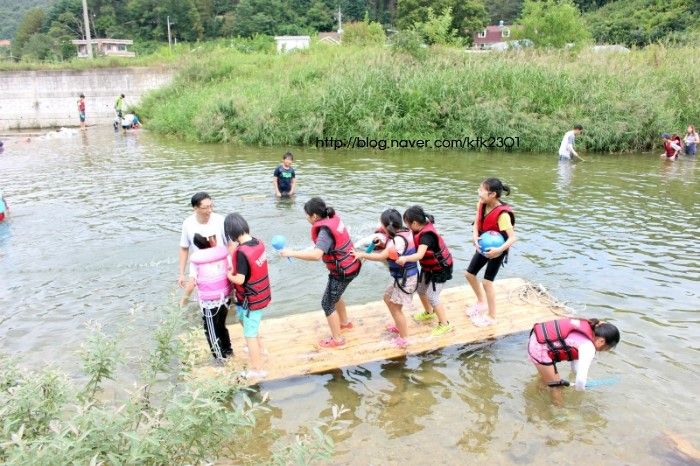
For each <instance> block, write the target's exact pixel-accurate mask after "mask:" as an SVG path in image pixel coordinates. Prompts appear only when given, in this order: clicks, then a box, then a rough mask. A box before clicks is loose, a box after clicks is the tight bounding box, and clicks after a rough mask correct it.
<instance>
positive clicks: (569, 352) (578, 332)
mask: <svg viewBox="0 0 700 466" xmlns="http://www.w3.org/2000/svg"><path fill="white" fill-rule="evenodd" d="M619 342H620V331H619V330H618V329H617V327H615V326H614V325H613V324H611V323H609V322H601V321H599V320H598V319H588V320H586V319H573V318H566V319H557V320H550V321H549V322H544V323H539V324H535V326H534V327H533V328H532V331H531V332H530V340H529V342H528V348H527V352H528V358H529V359H530V361H532V363H533V364H534V365H535V367H536V368H537V372H539V374H540V376H541V377H542V380H543V381H544V383H546V384H547V386H549V387H550V388H552V389H554V390H553V392H552V397H553V399H554V400H555V401H557V402H560V401H561V393H560V390H559V388H561V387H568V386H569V382H567V381H566V380H562V378H561V376H560V375H559V371H558V370H557V366H556V364H557V363H558V362H561V361H571V369H572V370H573V371H574V372H575V373H576V382H575V384H574V386H575V388H576V390H585V389H586V380H587V378H588V369H589V368H590V366H591V363H592V362H593V358H594V357H595V354H596V352H598V351H610V350H612V349H613V348H615V346H616V345H617V344H618V343H619Z"/></svg>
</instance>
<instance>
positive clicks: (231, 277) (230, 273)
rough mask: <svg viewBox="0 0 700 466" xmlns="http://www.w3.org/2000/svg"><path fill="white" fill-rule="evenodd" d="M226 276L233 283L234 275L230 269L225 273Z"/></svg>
mask: <svg viewBox="0 0 700 466" xmlns="http://www.w3.org/2000/svg"><path fill="white" fill-rule="evenodd" d="M226 276H227V277H228V281H230V282H231V283H233V277H235V275H233V271H232V270H230V271H229V272H228V273H227V274H226Z"/></svg>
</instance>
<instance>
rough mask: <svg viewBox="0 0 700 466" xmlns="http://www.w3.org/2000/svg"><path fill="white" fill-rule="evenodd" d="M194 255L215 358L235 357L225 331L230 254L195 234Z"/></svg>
mask: <svg viewBox="0 0 700 466" xmlns="http://www.w3.org/2000/svg"><path fill="white" fill-rule="evenodd" d="M193 242H194V244H195V245H196V246H197V248H199V249H197V250H196V251H195V252H193V253H192V255H191V256H190V262H191V263H192V267H191V270H192V272H193V276H192V279H191V282H193V283H194V284H195V286H196V287H197V295H198V298H199V305H200V307H201V309H202V320H203V321H204V333H205V335H206V337H207V343H209V348H210V349H211V353H212V355H213V356H214V357H215V358H216V359H218V360H222V359H225V358H228V357H230V356H232V355H233V349H232V348H231V338H230V336H229V333H228V329H227V328H226V316H227V315H228V308H229V305H230V302H231V301H230V297H229V296H230V294H231V287H230V285H229V283H228V279H227V273H228V251H227V250H226V248H225V247H223V246H221V245H219V246H216V247H211V245H210V243H209V241H208V240H207V239H206V238H204V236H202V235H200V234H199V233H195V234H194V238H193Z"/></svg>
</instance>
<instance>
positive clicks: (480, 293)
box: [464, 178, 516, 327]
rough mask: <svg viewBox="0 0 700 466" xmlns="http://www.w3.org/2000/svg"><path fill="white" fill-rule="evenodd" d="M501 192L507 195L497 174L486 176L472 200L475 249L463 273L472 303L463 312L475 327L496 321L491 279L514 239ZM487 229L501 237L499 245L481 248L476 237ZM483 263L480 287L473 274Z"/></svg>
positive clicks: (510, 214)
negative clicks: (472, 297) (476, 198)
mask: <svg viewBox="0 0 700 466" xmlns="http://www.w3.org/2000/svg"><path fill="white" fill-rule="evenodd" d="M503 192H505V193H506V195H509V194H510V188H509V187H508V186H506V185H504V184H503V183H501V180H499V179H497V178H488V179H486V180H484V181H483V182H482V183H481V185H479V201H478V202H477V203H476V218H475V220H474V227H473V229H472V236H473V241H474V246H476V252H475V253H474V256H473V257H472V260H471V262H470V263H469V267H468V268H467V271H466V273H465V274H464V276H465V277H466V278H467V282H469V284H470V285H471V287H472V290H474V294H475V295H476V304H474V305H472V306H471V307H469V308H468V309H467V315H469V317H471V319H472V322H473V323H474V325H476V326H478V327H484V326H486V325H492V324H495V323H496V292H495V290H494V289H493V281H494V280H495V279H496V274H497V273H498V270H499V269H500V268H501V264H502V263H503V262H504V261H506V260H507V257H508V248H510V247H511V246H512V245H513V243H515V241H516V237H515V230H514V225H515V216H514V215H513V212H512V210H511V208H510V206H509V205H508V204H506V203H504V202H501V194H503ZM487 231H497V232H499V233H500V234H501V235H502V236H503V239H505V243H504V244H503V246H501V247H499V248H492V249H490V250H488V251H481V250H480V249H479V237H480V236H481V235H482V234H483V233H485V232H487ZM484 265H485V266H486V272H485V273H484V280H483V288H482V285H481V284H480V283H479V281H478V280H477V278H476V274H477V273H479V271H480V270H481V269H482V268H483V267H484ZM486 311H488V314H487V313H486Z"/></svg>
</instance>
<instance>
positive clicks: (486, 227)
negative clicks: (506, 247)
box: [477, 203, 515, 239]
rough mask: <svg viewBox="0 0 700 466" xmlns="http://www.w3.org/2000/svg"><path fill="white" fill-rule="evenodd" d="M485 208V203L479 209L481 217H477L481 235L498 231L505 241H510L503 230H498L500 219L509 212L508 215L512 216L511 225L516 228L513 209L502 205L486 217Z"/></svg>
mask: <svg viewBox="0 0 700 466" xmlns="http://www.w3.org/2000/svg"><path fill="white" fill-rule="evenodd" d="M485 208H486V204H483V203H482V204H481V206H480V207H479V215H478V216H477V219H478V220H477V222H478V223H477V229H478V230H479V235H480V236H481V234H482V233H484V232H486V231H498V232H500V233H501V235H502V236H503V237H504V238H505V239H508V238H507V236H506V235H505V233H503V232H501V229H500V228H498V217H500V216H501V213H502V212H508V215H510V223H511V224H512V225H513V226H515V215H514V214H513V209H512V208H511V207H510V205H508V204H501V205H498V206H496V207H494V208H493V210H491V212H489V213H488V214H487V215H486V217H484V209H485Z"/></svg>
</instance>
